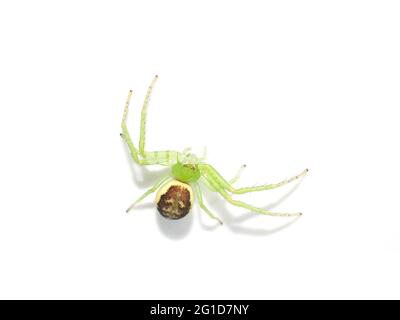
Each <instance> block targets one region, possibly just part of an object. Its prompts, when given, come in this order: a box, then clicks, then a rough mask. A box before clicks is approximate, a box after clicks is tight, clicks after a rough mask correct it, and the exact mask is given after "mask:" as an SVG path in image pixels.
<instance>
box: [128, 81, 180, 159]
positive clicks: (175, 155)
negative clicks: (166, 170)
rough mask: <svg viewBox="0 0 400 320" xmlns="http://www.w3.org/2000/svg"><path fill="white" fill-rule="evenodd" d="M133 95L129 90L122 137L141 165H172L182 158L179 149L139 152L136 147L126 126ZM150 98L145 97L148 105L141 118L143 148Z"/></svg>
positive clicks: (133, 156)
mask: <svg viewBox="0 0 400 320" xmlns="http://www.w3.org/2000/svg"><path fill="white" fill-rule="evenodd" d="M155 80H156V78H155V79H154V80H153V82H152V84H154V82H155ZM151 87H152V85H151V86H150V88H151ZM150 88H149V90H150V92H151V89H150ZM147 96H149V92H148V93H147ZM147 96H146V97H147ZM131 97H132V90H130V91H129V93H128V97H127V99H126V103H125V109H124V114H123V117H122V123H121V128H122V133H121V137H122V138H123V139H124V140H125V142H126V144H127V145H128V148H129V151H130V154H131V157H132V159H133V161H135V162H136V163H137V164H140V165H152V164H159V165H170V164H174V163H176V162H177V161H178V160H179V159H180V158H181V154H180V152H178V151H172V150H167V151H154V152H145V151H144V150H143V152H139V150H138V149H137V148H136V147H135V145H134V144H133V142H132V139H131V137H130V135H129V131H128V128H127V126H126V121H127V117H128V110H129V104H130V100H131ZM148 100H149V98H146V99H145V105H144V107H145V106H146V107H145V108H144V109H145V112H144V113H143V111H142V119H141V129H140V141H139V145H140V146H141V147H142V148H143V149H144V140H145V125H146V110H147V104H148ZM146 101H147V102H146ZM140 146H139V147H140Z"/></svg>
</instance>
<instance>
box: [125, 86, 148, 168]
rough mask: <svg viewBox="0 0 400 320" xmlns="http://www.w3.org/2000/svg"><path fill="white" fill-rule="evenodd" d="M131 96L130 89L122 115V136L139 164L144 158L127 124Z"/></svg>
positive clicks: (134, 159)
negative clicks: (134, 142) (139, 152)
mask: <svg viewBox="0 0 400 320" xmlns="http://www.w3.org/2000/svg"><path fill="white" fill-rule="evenodd" d="M131 97H132V90H129V93H128V97H127V98H126V102H125V109H124V114H123V116H122V122H121V128H122V133H121V137H122V138H123V139H124V140H125V142H126V144H127V145H128V148H129V151H130V153H131V157H132V159H133V161H135V162H136V163H137V164H143V160H142V159H140V158H139V154H138V150H137V149H136V147H135V145H134V144H133V142H132V139H131V137H130V135H129V132H128V128H127V126H126V119H127V117H128V109H129V103H130V101H131Z"/></svg>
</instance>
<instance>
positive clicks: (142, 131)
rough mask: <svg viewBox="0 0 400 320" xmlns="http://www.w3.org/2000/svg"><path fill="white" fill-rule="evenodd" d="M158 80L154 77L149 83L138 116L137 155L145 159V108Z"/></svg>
mask: <svg viewBox="0 0 400 320" xmlns="http://www.w3.org/2000/svg"><path fill="white" fill-rule="evenodd" d="M157 79H158V76H157V75H156V76H154V78H153V81H152V82H151V83H150V86H149V88H148V89H147V94H146V97H145V98H144V102H143V107H142V113H141V115H140V138H139V153H140V154H141V155H142V156H143V157H145V156H146V154H145V151H144V145H145V142H146V119H147V108H148V106H149V102H150V97H151V92H152V91H153V87H154V85H155V83H156V81H157Z"/></svg>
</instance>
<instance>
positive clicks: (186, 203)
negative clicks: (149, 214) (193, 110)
mask: <svg viewBox="0 0 400 320" xmlns="http://www.w3.org/2000/svg"><path fill="white" fill-rule="evenodd" d="M190 207H191V203H190V192H189V190H188V189H186V188H185V187H183V186H179V185H178V186H177V185H172V186H171V187H169V189H168V191H167V192H165V193H164V194H163V195H162V196H161V197H160V200H159V201H158V203H157V209H158V212H160V213H161V215H162V216H164V217H165V218H168V219H175V220H176V219H181V218H183V217H184V216H186V215H187V214H188V213H189V211H190Z"/></svg>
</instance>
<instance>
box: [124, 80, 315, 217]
mask: <svg viewBox="0 0 400 320" xmlns="http://www.w3.org/2000/svg"><path fill="white" fill-rule="evenodd" d="M156 80H157V76H156V77H155V78H154V80H153V81H152V83H151V85H150V87H149V89H148V91H147V95H146V98H145V101H144V104H143V108H142V113H141V122H140V138H139V149H137V148H136V147H135V145H134V144H133V143H132V140H131V138H130V136H129V132H128V129H127V127H126V120H127V116H128V108H129V103H130V98H131V96H132V91H129V94H128V98H127V100H126V105H125V110H124V115H123V118H122V124H121V128H122V134H121V136H122V137H123V138H124V140H125V141H126V143H127V145H128V148H129V151H130V154H131V157H132V159H133V161H135V162H136V163H137V164H140V165H163V166H171V175H169V176H167V177H163V178H162V179H161V180H160V181H158V182H157V183H156V184H155V185H154V186H153V187H151V188H150V189H149V190H147V191H146V192H145V193H144V194H143V195H142V196H141V197H139V199H137V200H136V201H135V202H134V203H133V204H132V205H131V206H130V207H129V208H128V210H130V209H131V208H132V207H133V206H134V205H135V204H137V203H138V202H140V201H141V200H143V199H144V198H145V197H146V196H148V195H149V194H151V193H153V192H155V191H156V190H157V189H159V188H160V187H162V186H163V185H164V184H165V183H167V182H168V181H170V180H171V179H176V180H178V181H181V182H183V183H186V184H190V185H191V186H193V189H194V192H195V195H196V197H197V200H198V202H199V205H200V208H201V209H203V210H204V211H205V212H206V213H207V214H208V215H209V216H210V217H211V218H213V219H216V220H217V221H219V222H220V223H221V224H222V222H221V220H220V219H218V218H217V217H216V216H215V215H214V214H213V213H212V212H211V211H210V210H209V209H208V208H207V207H206V206H205V205H204V202H203V198H202V194H201V189H200V185H199V183H198V182H199V180H201V181H203V182H204V184H205V185H206V186H207V187H208V188H209V189H210V190H212V191H215V192H218V193H219V194H220V195H221V196H222V197H224V198H225V199H226V200H227V201H228V202H229V203H231V204H233V205H235V206H239V207H242V208H245V209H248V210H250V211H254V212H257V213H261V214H265V215H271V216H280V217H290V216H299V215H301V213H299V212H296V213H277V212H271V211H269V210H266V209H263V208H259V207H255V206H252V205H250V204H247V203H244V202H242V201H238V200H235V199H232V196H231V194H243V193H247V192H254V191H263V190H268V189H274V188H278V187H281V186H283V185H286V184H288V183H289V182H292V181H294V180H297V179H299V178H301V177H303V176H304V175H305V174H306V173H307V172H308V170H307V169H306V170H304V171H303V172H302V173H300V174H299V175H297V176H294V177H292V178H290V179H286V180H283V181H281V182H279V183H276V184H267V185H260V186H254V187H244V188H235V187H233V184H234V183H235V182H236V181H237V180H238V179H239V176H240V173H241V171H242V170H243V168H244V167H245V166H242V167H241V168H240V170H239V171H238V173H237V174H236V176H235V177H234V178H233V179H231V180H230V181H227V180H225V179H224V178H223V177H222V176H221V175H220V174H219V173H218V171H217V170H216V169H215V168H213V167H212V166H211V165H209V164H207V163H205V162H204V160H205V157H202V158H199V157H197V156H196V155H194V154H192V153H190V149H185V150H184V151H183V152H179V151H174V150H164V151H153V152H148V151H145V140H146V115H147V108H148V104H149V100H150V96H151V91H152V88H153V86H154V83H155V81H156ZM128 210H127V211H128Z"/></svg>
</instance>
